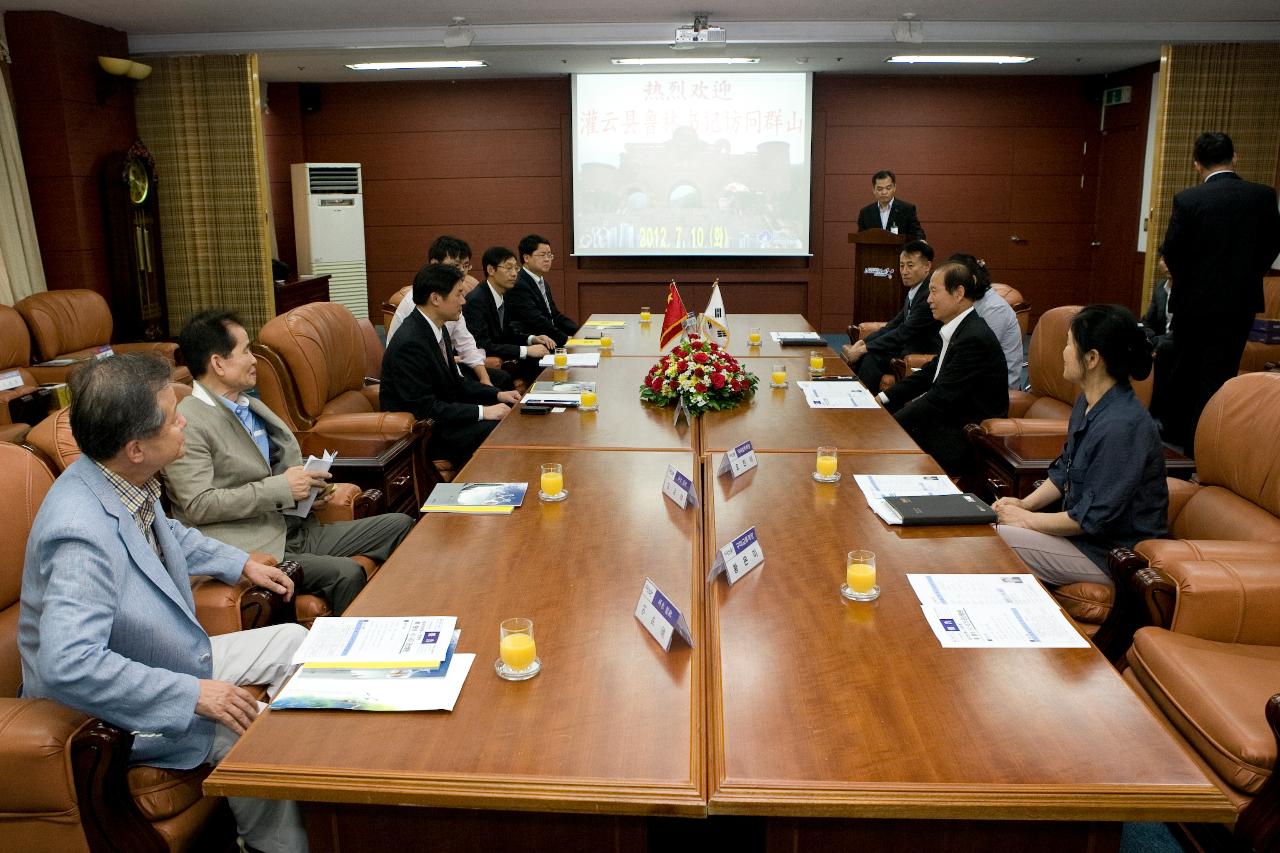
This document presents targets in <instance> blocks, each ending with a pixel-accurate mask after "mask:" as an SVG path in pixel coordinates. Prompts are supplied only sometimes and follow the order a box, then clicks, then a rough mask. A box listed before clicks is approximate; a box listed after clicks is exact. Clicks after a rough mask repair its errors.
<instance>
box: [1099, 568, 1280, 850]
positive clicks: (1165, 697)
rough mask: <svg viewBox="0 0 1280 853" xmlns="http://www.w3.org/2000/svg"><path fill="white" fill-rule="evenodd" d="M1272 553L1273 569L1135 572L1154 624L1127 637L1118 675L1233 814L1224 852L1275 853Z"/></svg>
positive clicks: (1277, 660) (1278, 841)
mask: <svg viewBox="0 0 1280 853" xmlns="http://www.w3.org/2000/svg"><path fill="white" fill-rule="evenodd" d="M1273 551H1274V552H1275V555H1276V556H1275V557H1273V558H1272V559H1270V560H1232V559H1207V560H1194V559H1193V560H1185V561H1184V560H1173V561H1170V562H1169V563H1167V564H1166V565H1165V566H1164V568H1163V569H1161V570H1156V569H1148V570H1146V571H1144V572H1142V573H1141V574H1140V575H1139V576H1138V578H1136V582H1137V583H1136V586H1137V590H1138V592H1139V593H1140V594H1141V595H1143V596H1144V600H1146V602H1147V604H1148V606H1149V611H1148V612H1149V615H1150V616H1151V618H1152V621H1153V623H1154V624H1153V625H1152V626H1149V627H1145V628H1142V629H1140V630H1139V631H1138V632H1137V634H1136V635H1135V636H1134V640H1133V646H1132V648H1130V649H1129V652H1128V655H1127V662H1128V669H1127V670H1125V672H1124V679H1125V681H1126V682H1128V684H1129V685H1130V686H1131V687H1132V688H1133V689H1134V690H1135V691H1136V692H1137V693H1138V695H1139V696H1141V697H1142V698H1143V699H1144V700H1146V701H1147V703H1148V704H1149V705H1150V706H1151V707H1152V709H1153V710H1154V711H1156V713H1157V716H1159V717H1160V718H1161V719H1162V720H1163V721H1164V722H1165V723H1166V724H1167V727H1168V728H1169V729H1170V730H1171V731H1172V732H1173V733H1174V735H1175V737H1177V738H1178V739H1179V740H1181V741H1182V742H1183V744H1184V745H1185V746H1186V747H1187V749H1188V751H1189V752H1190V753H1191V754H1192V755H1193V757H1195V758H1196V759H1198V763H1199V764H1200V765H1201V769H1203V770H1204V771H1205V772H1206V775H1208V776H1209V778H1210V779H1212V780H1213V781H1214V782H1215V783H1217V785H1218V787H1219V788H1221V789H1222V791H1223V793H1224V794H1225V795H1226V796H1227V798H1228V799H1229V800H1231V802H1232V803H1233V804H1235V806H1236V808H1237V809H1238V812H1239V819H1238V820H1237V821H1236V825H1235V832H1234V835H1235V838H1234V844H1231V845H1229V846H1231V847H1232V849H1240V850H1275V849H1277V847H1278V846H1280V777H1277V775H1276V774H1275V773H1274V770H1275V767H1276V754H1277V744H1278V743H1280V693H1277V692H1276V691H1277V689H1278V688H1280V620H1277V619H1276V613H1277V611H1278V610H1280V547H1276V548H1274V549H1273ZM1170 605H1172V606H1170ZM1218 829H1221V828H1220V827H1219V828H1218ZM1202 832H1203V833H1205V834H1211V833H1212V832H1213V830H1212V829H1202ZM1223 849H1225V846H1224V847H1223Z"/></svg>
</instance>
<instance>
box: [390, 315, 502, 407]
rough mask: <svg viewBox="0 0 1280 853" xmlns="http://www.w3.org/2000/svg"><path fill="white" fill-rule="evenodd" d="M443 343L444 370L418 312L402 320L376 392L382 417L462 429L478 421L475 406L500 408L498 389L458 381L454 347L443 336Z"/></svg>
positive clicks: (437, 348) (460, 378)
mask: <svg viewBox="0 0 1280 853" xmlns="http://www.w3.org/2000/svg"><path fill="white" fill-rule="evenodd" d="M444 340H445V345H446V346H448V347H449V355H450V363H449V364H448V365H446V364H445V360H444V356H443V355H442V354H441V352H440V345H439V343H438V341H437V338H436V335H435V332H433V331H432V330H431V324H430V323H428V322H427V318H425V317H423V316H422V312H421V311H414V312H413V313H412V314H410V315H409V316H408V318H406V319H405V321H404V325H403V327H402V328H401V329H400V330H399V331H398V332H396V335H395V337H393V338H392V339H391V346H389V347H387V353H386V355H384V356H383V357H382V387H381V389H380V390H379V392H378V399H379V401H380V403H381V405H382V411H384V412H411V413H413V415H414V416H415V417H418V418H431V419H432V420H433V421H435V422H436V424H437V426H450V425H458V426H461V425H464V424H472V423H475V422H476V421H478V420H479V416H478V415H477V413H476V405H481V406H489V405H492V404H494V403H496V402H498V389H497V388H494V387H493V386H491V385H482V384H480V383H479V382H477V381H476V380H475V379H472V378H470V377H466V376H463V375H462V373H461V372H460V371H459V370H458V365H456V364H454V363H452V356H453V346H452V344H450V343H449V336H448V335H447V334H446V335H445V336H444Z"/></svg>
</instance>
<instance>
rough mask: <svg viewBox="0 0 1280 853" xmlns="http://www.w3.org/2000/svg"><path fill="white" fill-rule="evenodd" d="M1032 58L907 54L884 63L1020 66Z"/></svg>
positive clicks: (890, 58)
mask: <svg viewBox="0 0 1280 853" xmlns="http://www.w3.org/2000/svg"><path fill="white" fill-rule="evenodd" d="M1033 59H1035V57H1034V56H976V55H974V56H965V55H954V56H947V55H936V56H929V55H927V54H908V55H903V56H891V57H889V58H888V59H886V60H885V61H886V62H900V63H906V64H908V65H921V64H928V63H953V64H960V65H1021V64H1023V63H1026V62H1031V61H1032V60H1033Z"/></svg>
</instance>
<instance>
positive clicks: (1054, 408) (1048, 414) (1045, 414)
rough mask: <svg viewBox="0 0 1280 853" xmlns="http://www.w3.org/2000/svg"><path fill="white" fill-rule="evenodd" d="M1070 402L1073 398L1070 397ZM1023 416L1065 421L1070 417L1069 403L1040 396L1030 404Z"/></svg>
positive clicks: (1073, 401)
mask: <svg viewBox="0 0 1280 853" xmlns="http://www.w3.org/2000/svg"><path fill="white" fill-rule="evenodd" d="M1071 403H1072V404H1074V403H1075V400H1074V399H1072V401H1071ZM1023 417H1024V418H1037V419H1045V420H1060V421H1066V420H1070V419H1071V405H1070V404H1067V403H1064V402H1062V401H1061V400H1055V399H1054V398H1053V397H1041V398H1040V399H1039V400H1036V401H1035V402H1034V403H1032V404H1031V408H1029V409H1027V413H1026V414H1025V415H1023Z"/></svg>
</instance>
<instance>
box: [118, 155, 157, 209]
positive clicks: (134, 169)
mask: <svg viewBox="0 0 1280 853" xmlns="http://www.w3.org/2000/svg"><path fill="white" fill-rule="evenodd" d="M124 179H125V183H127V184H128V185H129V201H131V202H133V203H134V204H142V203H143V202H144V201H146V200H147V193H148V192H150V190H151V176H150V175H148V174H147V167H146V166H143V165H142V163H140V162H138V161H137V160H130V161H129V165H128V166H126V167H125V170H124Z"/></svg>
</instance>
